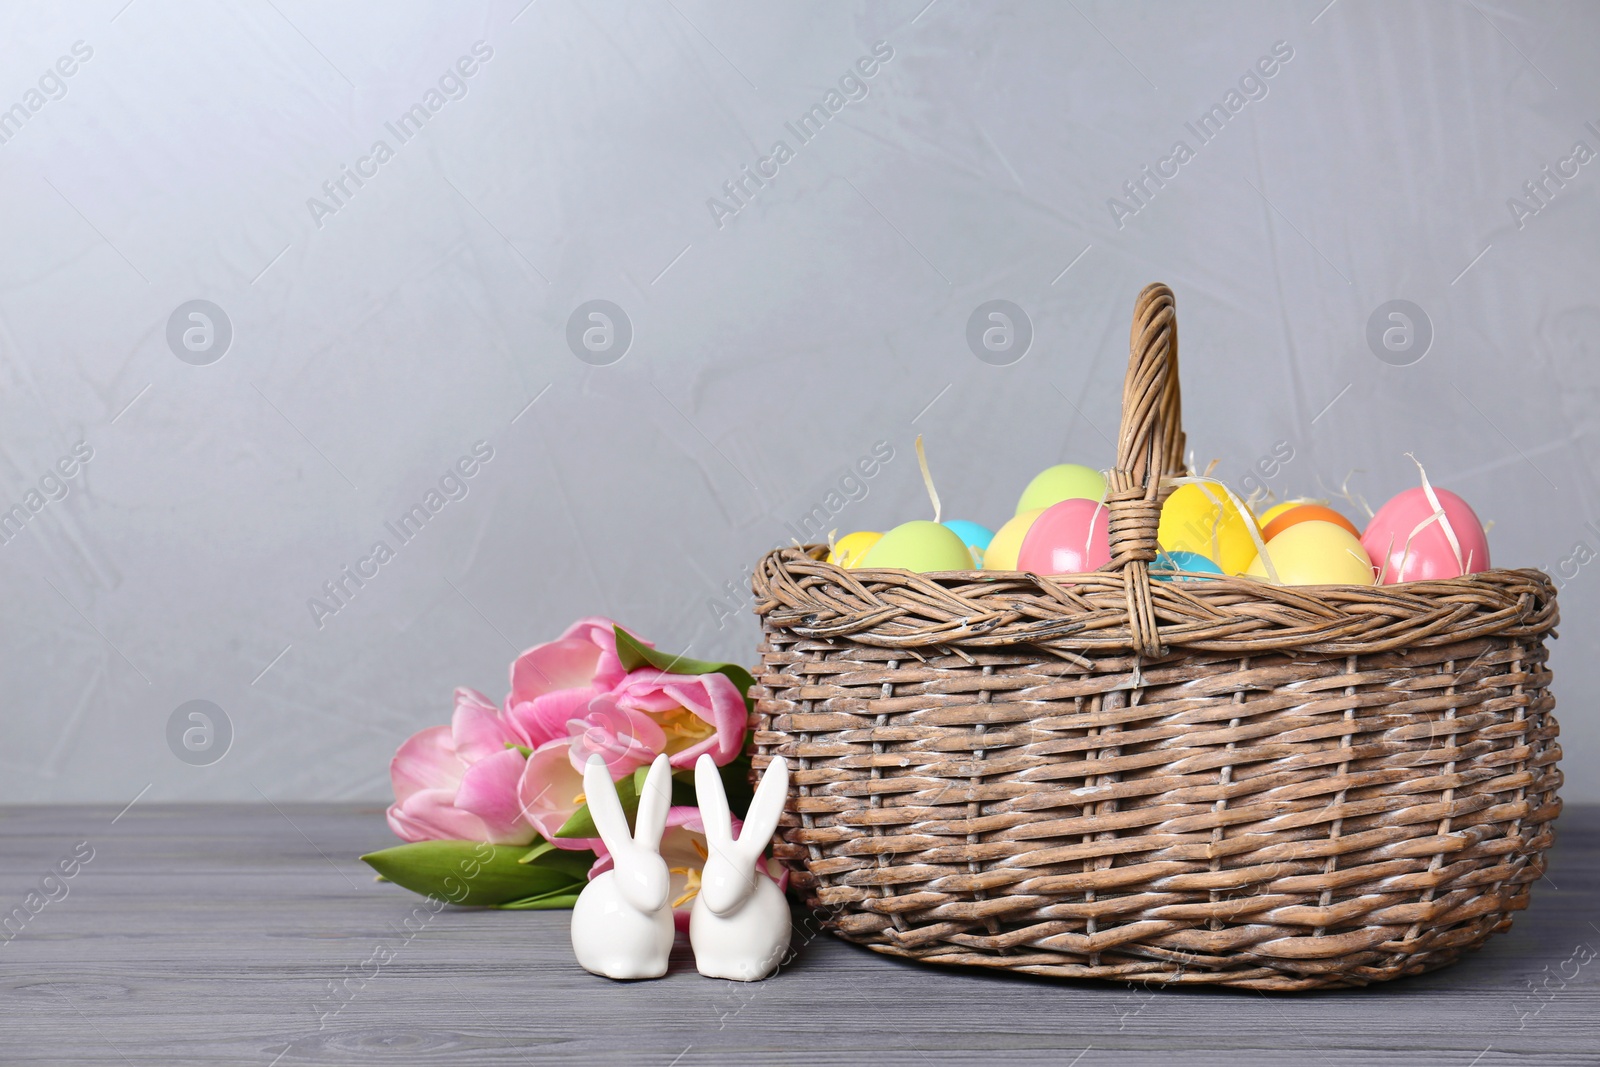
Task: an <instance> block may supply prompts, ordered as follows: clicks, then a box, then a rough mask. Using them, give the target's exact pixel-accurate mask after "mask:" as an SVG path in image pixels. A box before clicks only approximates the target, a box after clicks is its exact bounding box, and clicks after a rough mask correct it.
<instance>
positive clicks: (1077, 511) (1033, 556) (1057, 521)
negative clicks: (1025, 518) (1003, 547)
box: [1017, 499, 1111, 574]
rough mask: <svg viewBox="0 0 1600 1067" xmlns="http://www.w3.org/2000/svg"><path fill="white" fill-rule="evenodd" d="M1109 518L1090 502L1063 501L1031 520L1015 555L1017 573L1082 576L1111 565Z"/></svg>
mask: <svg viewBox="0 0 1600 1067" xmlns="http://www.w3.org/2000/svg"><path fill="white" fill-rule="evenodd" d="M1109 522H1110V514H1109V513H1108V512H1107V511H1106V506H1105V505H1104V504H1101V503H1098V502H1096V501H1093V500H1080V499H1073V500H1063V501H1061V502H1060V503H1058V504H1052V505H1051V506H1050V507H1048V508H1045V509H1044V513H1043V514H1041V515H1040V516H1039V517H1038V518H1037V519H1035V520H1033V525H1032V526H1030V527H1029V528H1028V535H1027V536H1026V537H1024V538H1023V539H1022V550H1021V551H1020V552H1018V553H1017V569H1018V570H1021V571H1032V572H1033V573H1034V574H1083V573H1085V572H1088V571H1092V570H1096V569H1098V568H1100V567H1102V566H1104V565H1105V564H1107V563H1110V562H1111V538H1110V534H1109V532H1108V524H1109Z"/></svg>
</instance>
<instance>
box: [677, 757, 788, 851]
mask: <svg viewBox="0 0 1600 1067" xmlns="http://www.w3.org/2000/svg"><path fill="white" fill-rule="evenodd" d="M694 791H695V798H696V800H697V801H698V802H699V804H700V818H701V819H702V820H704V822H705V827H706V842H707V843H708V844H710V845H711V847H712V848H713V849H714V850H716V851H718V852H723V853H732V854H735V855H739V856H741V857H743V858H746V859H748V860H749V862H751V863H754V862H755V861H756V859H757V858H758V857H759V856H760V855H761V853H762V852H764V851H765V850H766V847H767V842H769V841H771V840H772V834H773V832H774V831H775V830H777V828H778V820H779V819H780V818H782V817H783V803H784V800H785V799H787V797H788V795H789V764H788V762H787V761H785V760H784V758H783V757H782V756H774V757H772V762H771V763H770V764H768V766H767V770H766V773H765V774H763V775H762V776H761V784H760V785H759V786H757V787H756V795H755V798H754V799H753V800H751V801H750V810H749V811H748V812H747V813H746V814H745V817H744V826H743V828H742V829H741V830H740V832H739V837H738V839H737V840H736V839H735V838H734V836H733V816H732V813H731V812H729V810H728V797H727V794H726V793H724V792H723V790H722V776H721V775H720V774H719V773H717V765H716V764H715V763H713V762H712V761H711V757H710V755H708V754H703V755H701V757H700V758H699V759H698V760H696V761H695V765H694Z"/></svg>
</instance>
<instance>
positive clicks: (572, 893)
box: [495, 885, 583, 911]
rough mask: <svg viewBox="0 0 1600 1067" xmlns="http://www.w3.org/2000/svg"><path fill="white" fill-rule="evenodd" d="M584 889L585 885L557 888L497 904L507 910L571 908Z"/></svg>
mask: <svg viewBox="0 0 1600 1067" xmlns="http://www.w3.org/2000/svg"><path fill="white" fill-rule="evenodd" d="M582 891H583V886H581V885H580V886H578V887H577V888H575V889H567V890H556V891H555V892H551V893H545V894H544V895H542V896H537V897H524V898H523V899H521V900H513V901H509V902H507V903H505V904H497V905H495V906H496V907H498V908H503V909H505V910H507V911H539V910H544V909H548V908H570V907H572V906H573V905H574V904H576V903H577V902H578V894H579V893H580V892H582Z"/></svg>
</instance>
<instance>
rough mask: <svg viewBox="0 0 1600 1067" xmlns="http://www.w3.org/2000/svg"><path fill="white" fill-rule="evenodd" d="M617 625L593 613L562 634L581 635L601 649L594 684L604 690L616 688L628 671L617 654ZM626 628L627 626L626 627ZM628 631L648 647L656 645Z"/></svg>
mask: <svg viewBox="0 0 1600 1067" xmlns="http://www.w3.org/2000/svg"><path fill="white" fill-rule="evenodd" d="M616 626H617V624H616V623H615V622H612V621H611V620H610V619H608V618H605V617H604V616H601V615H592V616H590V617H588V618H584V619H579V620H578V621H577V622H575V623H573V624H572V625H571V626H569V627H567V631H566V633H564V634H562V635H561V636H562V637H563V638H568V637H581V638H582V639H583V640H585V641H588V642H590V643H591V644H593V645H594V646H595V647H596V648H598V649H600V658H599V660H598V661H596V663H595V668H594V684H595V686H596V687H597V688H599V689H602V690H610V689H613V688H615V687H616V685H617V683H618V682H620V681H622V679H623V676H624V675H626V674H627V673H628V672H627V671H626V670H624V669H623V667H622V660H621V659H620V658H618V656H617V631H616ZM624 629H627V628H626V627H624ZM628 633H629V634H630V635H631V636H632V637H633V639H634V640H635V641H638V642H639V643H640V644H641V645H644V646H645V647H646V648H655V647H656V646H655V642H653V641H646V640H645V639H644V638H642V637H640V636H639V635H638V634H635V633H633V631H631V630H629V631H628Z"/></svg>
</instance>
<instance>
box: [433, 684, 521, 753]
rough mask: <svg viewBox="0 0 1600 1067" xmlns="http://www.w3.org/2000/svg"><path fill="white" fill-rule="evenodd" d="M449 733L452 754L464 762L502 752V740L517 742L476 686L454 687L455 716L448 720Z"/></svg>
mask: <svg viewBox="0 0 1600 1067" xmlns="http://www.w3.org/2000/svg"><path fill="white" fill-rule="evenodd" d="M450 736H451V740H452V741H453V742H454V743H455V750H456V755H457V756H459V757H460V758H461V760H462V761H463V762H465V763H476V762H478V761H479V760H481V759H484V758H486V757H489V756H492V755H495V754H496V753H499V752H505V751H507V750H506V743H507V742H508V741H509V742H513V743H515V742H516V741H517V736H516V734H515V733H514V732H513V731H512V730H511V728H510V727H509V726H508V725H507V723H506V721H505V720H504V719H503V718H501V716H500V711H499V709H498V708H496V707H495V706H494V705H493V704H491V703H489V698H488V697H486V696H484V695H483V694H482V693H480V692H478V691H477V690H476V689H467V688H464V687H463V688H461V689H457V690H456V710H455V715H454V716H452V718H451V720H450Z"/></svg>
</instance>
